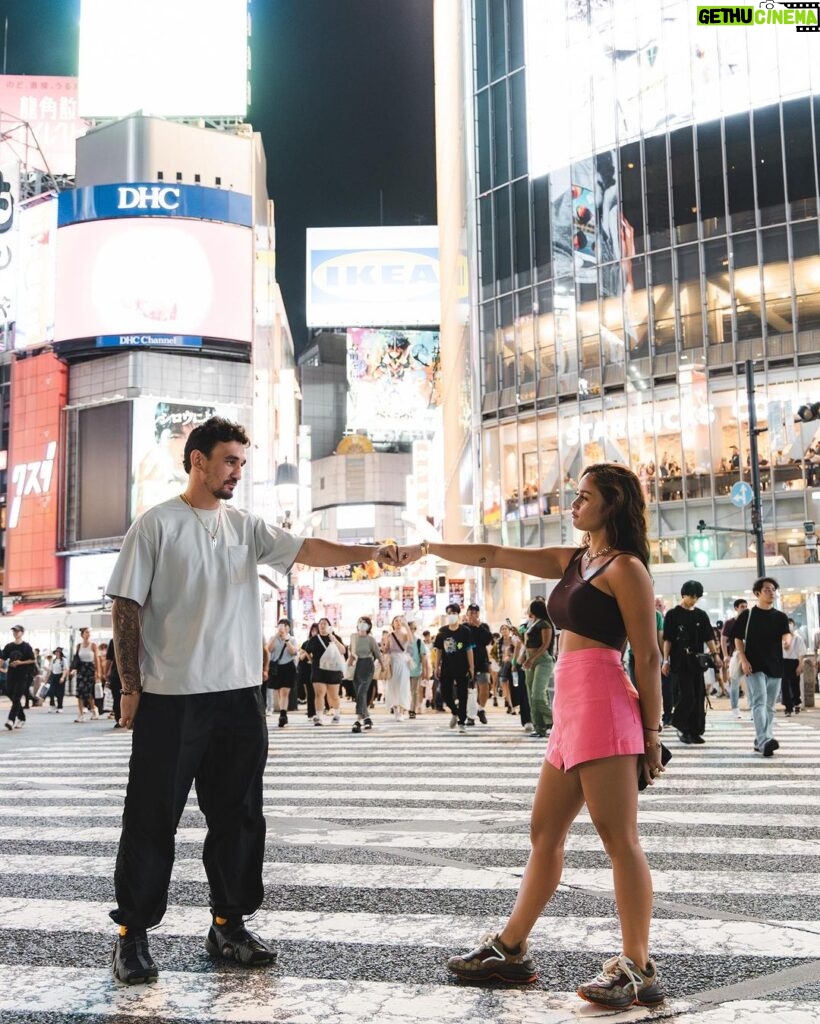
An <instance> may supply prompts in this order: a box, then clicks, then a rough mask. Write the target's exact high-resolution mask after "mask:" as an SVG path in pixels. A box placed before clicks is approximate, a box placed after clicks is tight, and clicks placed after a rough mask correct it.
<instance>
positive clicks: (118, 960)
mask: <svg viewBox="0 0 820 1024" xmlns="http://www.w3.org/2000/svg"><path fill="white" fill-rule="evenodd" d="M111 971H112V973H113V975H114V977H115V978H116V979H117V981H121V982H123V984H125V985H145V984H149V983H150V982H152V981H156V980H157V974H158V973H159V972H158V971H157V965H156V964H155V963H154V961H153V960H152V959H151V953H150V951H149V949H148V935H147V933H146V931H145V929H144V928H129V929H128V931H127V932H126V934H125V935H120V936H118V937H117V941H116V942H115V943H114V952H113V953H112V955H111Z"/></svg>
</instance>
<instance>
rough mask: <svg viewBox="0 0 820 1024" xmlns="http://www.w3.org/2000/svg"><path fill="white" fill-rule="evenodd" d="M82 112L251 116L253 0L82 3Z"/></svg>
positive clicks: (84, 0)
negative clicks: (250, 16)
mask: <svg viewBox="0 0 820 1024" xmlns="http://www.w3.org/2000/svg"><path fill="white" fill-rule="evenodd" d="M79 99H80V104H79V107H80V114H81V116H83V117H87V118H96V119H103V118H117V117H125V116H126V115H128V114H132V113H134V111H136V110H139V111H142V112H143V113H144V114H153V115H156V116H158V117H209V118H219V117H245V115H246V113H247V109H248V0H82V7H81V12H80V92H79Z"/></svg>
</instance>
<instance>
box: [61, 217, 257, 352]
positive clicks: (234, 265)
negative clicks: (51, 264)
mask: <svg viewBox="0 0 820 1024" xmlns="http://www.w3.org/2000/svg"><path fill="white" fill-rule="evenodd" d="M252 290H253V234H252V232H251V231H249V230H248V229H247V228H241V227H236V226H234V225H232V224H212V223H206V222H201V221H193V220H190V221H189V220H181V219H180V220H172V219H169V218H156V219H155V218H134V219H129V220H100V221H88V222H85V223H82V224H73V225H71V226H70V227H64V228H60V230H59V231H58V232H57V306H56V322H55V331H54V339H55V341H67V340H70V339H74V338H93V337H99V336H110V335H138V336H143V335H145V336H147V335H164V336H181V335H192V336H195V337H209V338H224V339H227V340H231V341H244V342H250V341H251V340H252V337H253V334H252V321H253V295H252Z"/></svg>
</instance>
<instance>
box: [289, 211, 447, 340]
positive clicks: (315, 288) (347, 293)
mask: <svg viewBox="0 0 820 1024" xmlns="http://www.w3.org/2000/svg"><path fill="white" fill-rule="evenodd" d="M305 299H306V314H307V323H308V327H437V326H438V325H439V323H440V322H441V300H440V273H439V247H438V228H437V227H435V226H422V227H374V228H308V232H307V289H306V293H305Z"/></svg>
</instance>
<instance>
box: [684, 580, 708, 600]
mask: <svg viewBox="0 0 820 1024" xmlns="http://www.w3.org/2000/svg"><path fill="white" fill-rule="evenodd" d="M680 596H681V597H698V598H700V597H703V584H702V583H701V582H700V580H687V581H686V582H685V583H684V585H683V586H682V587H681V588H680Z"/></svg>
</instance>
